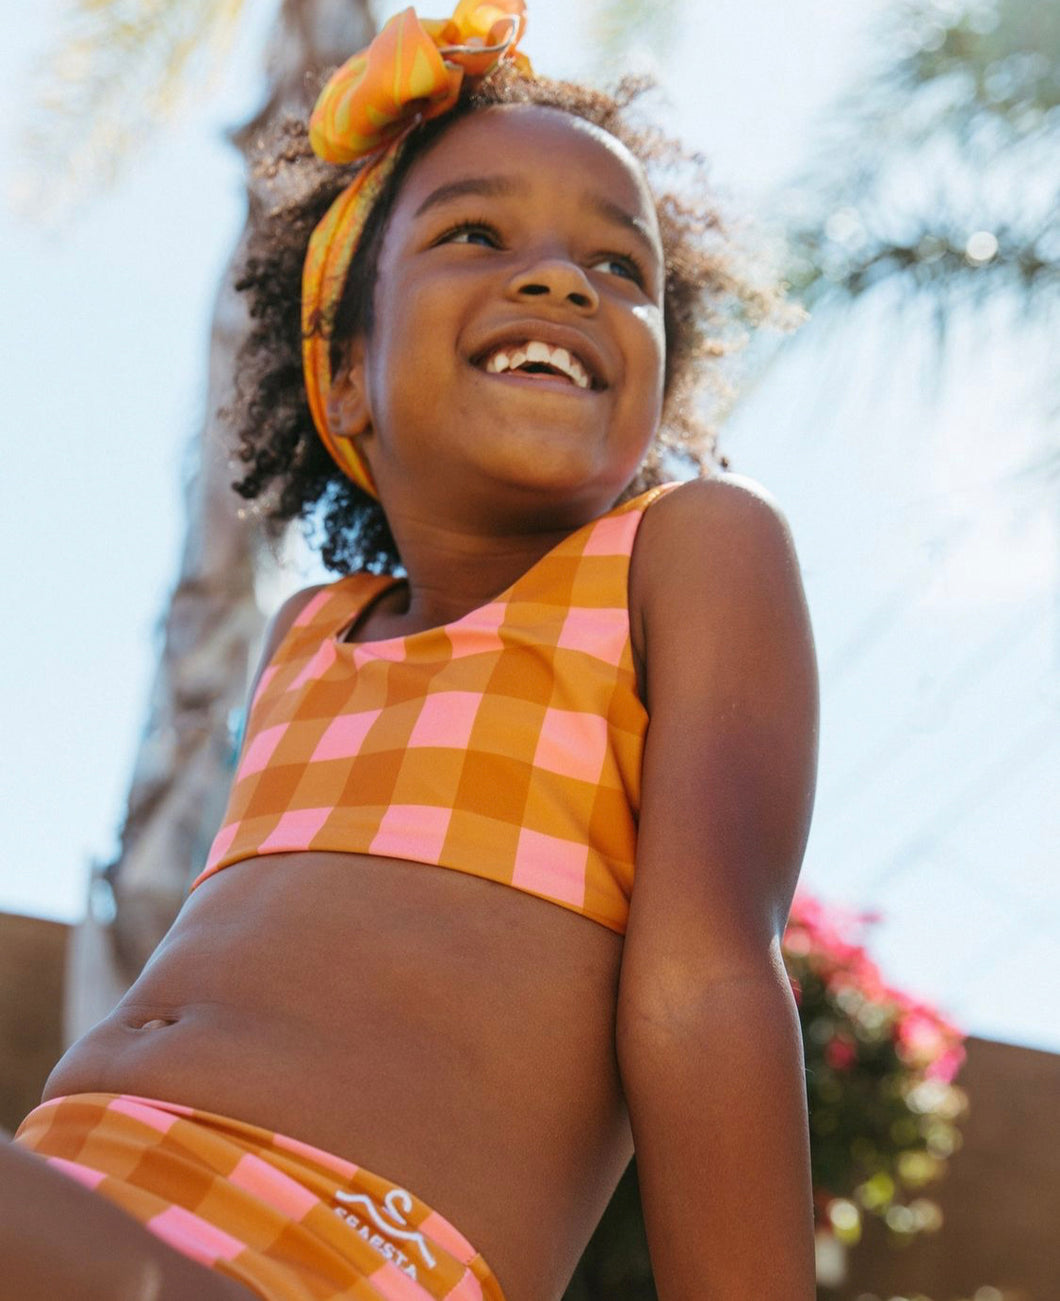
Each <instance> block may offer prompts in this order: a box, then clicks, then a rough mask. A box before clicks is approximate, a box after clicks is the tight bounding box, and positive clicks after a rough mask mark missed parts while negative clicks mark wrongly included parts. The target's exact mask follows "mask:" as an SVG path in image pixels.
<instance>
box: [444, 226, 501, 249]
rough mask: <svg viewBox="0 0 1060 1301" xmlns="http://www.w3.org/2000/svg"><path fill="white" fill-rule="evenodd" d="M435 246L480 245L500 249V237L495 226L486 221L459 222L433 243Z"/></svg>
mask: <svg viewBox="0 0 1060 1301" xmlns="http://www.w3.org/2000/svg"><path fill="white" fill-rule="evenodd" d="M434 242H435V244H482V245H485V246H486V247H487V248H500V246H501V237H500V233H499V232H498V230H497V228H496V226H492V225H491V224H490V223H489V222H488V221H461V222H458V223H457V224H456V225H455V226H450V227H449V229H448V230H445V231H443V232H442V233H441V235H439V236H438V238H437V239H436V240H435V241H434Z"/></svg>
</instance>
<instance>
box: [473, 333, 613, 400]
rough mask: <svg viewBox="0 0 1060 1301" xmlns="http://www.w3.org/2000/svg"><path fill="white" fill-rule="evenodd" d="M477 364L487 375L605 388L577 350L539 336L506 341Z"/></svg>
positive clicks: (586, 387) (579, 386)
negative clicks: (507, 375) (555, 380)
mask: <svg viewBox="0 0 1060 1301" xmlns="http://www.w3.org/2000/svg"><path fill="white" fill-rule="evenodd" d="M475 365H476V366H477V367H478V368H479V369H480V370H484V371H485V372H486V374H487V375H504V374H510V375H515V374H518V375H521V376H526V377H528V378H533V377H535V376H536V377H539V378H541V379H559V380H562V381H563V383H564V384H570V385H573V387H575V388H579V389H597V388H601V387H602V385H601V384H600V383H599V382H598V381H596V380H595V379H594V378H593V377H592V376H591V375H590V374H589V371H588V370H587V369H586V367H585V365H584V363H583V362H582V361H581V359H580V358H579V357H577V356H575V354H574V353H572V352H570V351H569V350H568V349H567V348H555V347H553V346H552V345H551V344H548V343H544V342H542V341H541V340H540V339H527V340H526V341H525V342H524V343H518V344H504V345H502V346H501V347H498V348H494V349H493V350H492V351H491V352H489V353H486V354H485V356H483V357H480V358H479V359H478V361H477V362H476V363H475Z"/></svg>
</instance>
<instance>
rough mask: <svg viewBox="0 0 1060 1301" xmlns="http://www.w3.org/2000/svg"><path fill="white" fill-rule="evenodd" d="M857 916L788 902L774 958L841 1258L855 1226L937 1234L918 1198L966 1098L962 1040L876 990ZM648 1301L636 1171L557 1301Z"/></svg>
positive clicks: (948, 1149)
mask: <svg viewBox="0 0 1060 1301" xmlns="http://www.w3.org/2000/svg"><path fill="white" fill-rule="evenodd" d="M878 920H879V917H878V915H875V914H870V913H854V912H847V911H844V910H841V909H838V908H829V907H827V906H825V905H824V904H822V903H820V902H818V901H817V900H815V899H813V898H811V897H810V896H809V895H807V894H805V893H802V892H800V893H799V894H798V895H796V898H795V902H794V904H793V905H792V909H791V913H790V916H789V919H788V926H787V930H786V931H785V934H784V957H785V962H786V964H787V969H788V975H789V977H790V979H791V984H792V990H793V992H794V994H795V1001H796V1003H797V1004H798V1008H799V1020H800V1022H801V1025H802V1038H803V1048H804V1051H805V1056H806V1087H807V1097H808V1103H809V1113H810V1154H811V1164H812V1171H813V1185H814V1213H815V1217H816V1220H817V1225H818V1230H819V1232H822V1233H830V1234H834V1235H835V1237H836V1238H837V1239H838V1240H839V1241H840V1242H843V1243H845V1244H847V1245H850V1244H852V1243H854V1242H856V1241H857V1240H858V1238H859V1237H860V1235H861V1220H862V1216H863V1215H864V1214H870V1215H875V1216H879V1217H880V1218H881V1219H882V1220H883V1221H884V1222H885V1223H886V1225H887V1227H888V1230H889V1232H890V1235H891V1237H892V1239H893V1240H894V1241H895V1243H896V1244H897V1243H903V1244H904V1243H905V1242H908V1241H909V1240H911V1239H912V1238H914V1237H915V1236H916V1235H917V1234H918V1233H922V1232H926V1231H931V1230H933V1229H937V1228H938V1227H939V1226H940V1224H941V1222H942V1220H941V1215H940V1212H939V1209H938V1207H937V1206H936V1205H935V1203H934V1202H932V1201H931V1200H930V1198H928V1197H926V1196H924V1194H923V1191H922V1190H923V1189H924V1188H925V1187H927V1186H928V1185H930V1184H931V1183H932V1181H934V1180H935V1179H937V1178H938V1177H939V1176H940V1175H941V1174H942V1173H943V1171H944V1169H945V1166H946V1161H947V1159H948V1158H949V1156H950V1155H951V1154H952V1153H953V1152H955V1151H956V1150H957V1148H958V1147H959V1146H960V1132H959V1130H958V1128H957V1122H958V1121H959V1120H960V1119H961V1118H962V1116H963V1115H964V1114H965V1111H966V1109H967V1098H966V1096H965V1094H964V1092H963V1090H961V1089H960V1088H958V1087H957V1085H956V1084H954V1083H953V1081H954V1077H955V1076H956V1074H957V1071H958V1070H959V1069H960V1066H961V1064H962V1062H963V1061H964V1047H963V1041H964V1035H963V1034H962V1032H961V1031H960V1030H958V1029H957V1028H956V1027H955V1026H953V1025H951V1024H950V1023H949V1022H948V1021H947V1020H946V1019H945V1018H944V1017H943V1016H941V1015H940V1014H939V1013H938V1012H937V1011H936V1010H935V1009H934V1008H932V1007H930V1006H928V1005H927V1004H926V1003H923V1002H919V1001H917V1000H916V999H914V998H910V997H909V996H908V995H906V994H903V993H901V992H900V991H899V990H897V989H892V988H890V987H889V986H888V985H886V984H885V983H884V981H883V979H882V978H881V976H880V972H879V969H878V968H877V967H876V965H875V964H874V963H873V962H872V961H871V959H870V958H869V956H868V954H867V952H866V950H865V947H864V944H863V942H862V941H863V938H864V932H865V930H866V928H867V927H869V926H871V925H872V924H873V923H875V922H877V921H878ZM603 1297H606V1298H607V1299H608V1301H651V1299H652V1298H654V1297H655V1289H654V1287H653V1285H652V1281H651V1265H650V1263H649V1259H648V1248H647V1240H646V1237H645V1234H644V1223H643V1218H642V1216H641V1210H640V1200H639V1195H638V1191H637V1181H636V1163H635V1162H634V1163H632V1164H631V1165H630V1168H629V1169H628V1170H627V1171H626V1173H625V1175H623V1177H622V1180H621V1182H620V1183H619V1186H618V1189H617V1190H616V1192H615V1196H614V1198H613V1199H612V1201H611V1204H610V1206H609V1207H608V1208H607V1212H606V1213H605V1215H604V1218H603V1219H602V1220H601V1222H600V1227H599V1228H598V1229H597V1231H596V1233H595V1234H594V1235H593V1239H592V1241H591V1242H590V1243H589V1246H588V1248H587V1249H586V1252H585V1255H584V1256H583V1257H582V1260H581V1262H580V1263H579V1265H578V1268H577V1270H576V1271H575V1274H574V1277H573V1278H572V1280H571V1283H570V1286H569V1287H568V1289H567V1292H566V1294H565V1301H598V1299H599V1298H603Z"/></svg>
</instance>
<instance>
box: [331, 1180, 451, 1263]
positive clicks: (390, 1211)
mask: <svg viewBox="0 0 1060 1301" xmlns="http://www.w3.org/2000/svg"><path fill="white" fill-rule="evenodd" d="M335 1200H336V1201H337V1202H338V1203H339V1205H338V1206H336V1207H335V1214H336V1215H338V1216H339V1218H340V1219H344V1220H345V1221H346V1222H347V1224H349V1225H350V1226H351V1227H352V1228H353V1229H355V1230H356V1231H357V1233H358V1234H360V1236H361V1237H362V1238H364V1239H365V1241H367V1242H368V1243H370V1244H371V1246H373V1247H375V1249H376V1250H377V1251H380V1252H382V1253H383V1255H384V1256H386V1258H387V1259H388V1260H392V1261H393V1262H394V1264H395V1265H397V1267H398V1268H399V1269H401V1270H403V1271H404V1272H405V1273H406V1274H408V1275H409V1276H410V1277H411V1278H413V1279H415V1278H417V1271H416V1266H415V1264H413V1262H412V1261H411V1260H409V1258H408V1256H406V1255H405V1253H404V1252H403V1251H401V1249H400V1248H399V1247H397V1246H396V1245H395V1244H394V1243H393V1242H389V1241H387V1238H398V1239H400V1240H401V1241H403V1242H407V1243H411V1244H412V1245H413V1246H415V1248H416V1249H417V1250H418V1252H419V1254H420V1257H421V1259H422V1260H423V1263H424V1264H425V1265H426V1267H427V1268H428V1269H434V1268H435V1266H436V1265H437V1264H438V1260H437V1257H436V1256H435V1255H434V1253H433V1252H432V1251H431V1249H430V1247H429V1246H428V1244H427V1239H426V1238H425V1237H424V1236H423V1234H422V1233H421V1232H420V1230H419V1229H415V1228H411V1227H410V1226H409V1222H408V1220H407V1219H406V1218H405V1217H406V1215H407V1214H408V1212H409V1211H411V1210H412V1197H411V1195H410V1194H409V1193H408V1192H406V1190H405V1189H404V1188H391V1190H390V1191H389V1192H388V1193H387V1195H386V1196H385V1197H384V1198H383V1210H385V1212H386V1214H385V1215H384V1214H383V1210H381V1209H380V1208H379V1207H378V1206H377V1205H376V1203H375V1202H374V1201H373V1200H372V1198H371V1197H369V1196H367V1194H365V1193H347V1192H344V1191H343V1190H342V1189H341V1188H339V1189H336V1191H335ZM388 1217H389V1218H388ZM391 1221H393V1223H391ZM372 1225H374V1226H375V1231H373V1229H372V1227H371V1226H372ZM383 1235H386V1236H385V1237H384V1236H383Z"/></svg>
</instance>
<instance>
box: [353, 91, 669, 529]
mask: <svg viewBox="0 0 1060 1301" xmlns="http://www.w3.org/2000/svg"><path fill="white" fill-rule="evenodd" d="M663 288H664V268H663V254H662V245H661V241H660V237H659V228H658V221H657V218H656V214H655V208H654V204H653V202H652V199H651V195H650V192H649V190H648V187H647V184H646V182H645V180H644V177H643V174H642V172H641V169H640V166H639V164H638V163H637V162H636V160H635V159H634V158H633V157H632V155H630V154H629V152H628V151H627V150H626V148H625V147H624V146H623V145H621V144H620V143H619V142H618V141H617V140H615V139H614V138H613V137H611V136H609V135H607V134H606V133H605V132H603V131H601V130H599V129H598V128H596V127H594V126H592V125H590V124H588V123H586V122H584V121H582V120H581V119H578V118H575V117H572V116H570V115H569V114H566V113H563V112H560V111H557V110H555V109H548V108H541V107H538V106H534V105H504V106H497V107H493V108H489V109H485V110H482V111H480V112H478V113H475V114H472V115H471V116H469V117H467V118H464V119H461V120H460V121H458V122H456V123H455V124H454V125H453V127H452V128H451V129H450V130H449V131H447V132H446V133H445V134H444V135H443V136H442V137H441V138H440V139H439V140H438V142H437V143H436V144H435V145H434V146H433V148H431V150H430V151H429V152H428V153H426V154H425V155H424V156H423V157H422V158H419V159H417V160H416V162H415V163H414V164H413V166H412V167H411V168H410V170H409V172H408V175H407V176H406V178H405V181H404V183H403V185H402V188H401V191H400V193H399V195H398V198H397V201H396V203H395V205H394V208H393V211H392V213H391V216H390V220H389V224H388V226H387V230H386V234H385V237H384V240H383V245H382V248H381V250H380V255H379V264H378V278H377V281H376V287H375V323H374V327H373V330H372V334H371V336H370V337H369V338H365V339H362V340H359V341H357V342H356V343H355V344H354V346H353V349H352V352H351V358H352V364H351V367H350V371H349V375H348V377H345V378H344V379H343V378H341V377H340V383H344V384H346V385H348V387H346V389H345V392H346V395H347V398H350V396H351V395H352V398H353V405H354V408H357V403H358V401H359V402H360V404H361V405H360V408H359V411H360V417H361V418H360V419H359V421H355V423H360V424H361V426H362V427H364V428H365V429H366V434H365V437H364V440H363V442H362V447H363V449H364V453H365V455H366V457H367V459H368V461H369V464H370V465H371V468H372V472H373V475H374V476H375V480H376V483H377V485H378V487H379V492H380V497H381V500H382V501H383V503H384V506H385V507H386V508H387V511H388V514H389V513H391V511H392V509H394V508H395V507H397V508H401V507H404V508H405V509H414V510H421V509H423V507H425V506H426V507H427V508H428V509H430V510H436V509H438V508H440V507H441V505H442V503H445V502H454V501H455V503H464V504H465V505H466V506H473V503H474V501H475V500H480V501H481V502H483V503H485V502H490V503H492V505H493V506H494V507H495V506H496V505H497V504H498V493H500V494H501V496H502V498H504V499H505V500H507V501H509V502H510V503H515V502H520V503H522V504H524V505H525V504H526V503H527V501H530V502H533V501H535V500H536V501H537V502H539V503H540V502H541V501H543V500H548V501H551V502H556V501H563V502H569V503H571V504H572V505H573V507H574V508H575V509H576V510H577V511H579V512H582V511H585V510H590V511H595V510H603V509H607V507H608V506H610V505H611V503H612V502H613V501H614V499H615V498H616V497H617V496H618V495H619V494H620V493H621V492H622V490H623V489H624V488H625V486H626V485H627V484H628V483H629V481H630V480H631V479H632V478H633V476H634V474H635V473H636V471H637V468H638V467H639V465H640V462H641V460H642V459H643V457H644V454H645V452H646V450H647V448H648V446H649V444H650V442H651V439H652V436H653V435H654V433H655V430H656V428H657V426H658V423H659V419H660V415H661V411H662V400H663V364H664V353H665V345H664V333H663ZM348 411H349V407H347V412H348Z"/></svg>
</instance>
